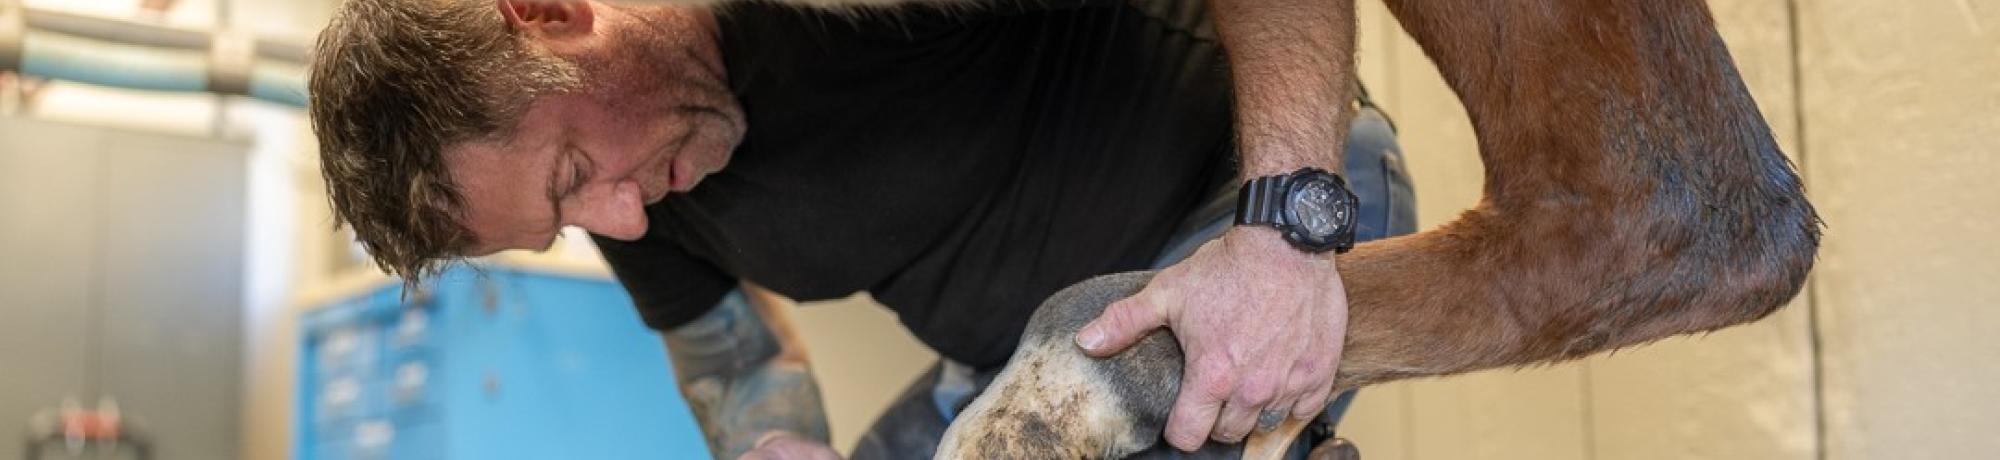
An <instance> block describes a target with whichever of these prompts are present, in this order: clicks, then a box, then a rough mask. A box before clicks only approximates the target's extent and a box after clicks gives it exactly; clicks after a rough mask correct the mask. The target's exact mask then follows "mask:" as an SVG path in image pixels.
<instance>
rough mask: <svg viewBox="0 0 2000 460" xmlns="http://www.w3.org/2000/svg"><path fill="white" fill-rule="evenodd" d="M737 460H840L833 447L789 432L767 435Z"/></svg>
mask: <svg viewBox="0 0 2000 460" xmlns="http://www.w3.org/2000/svg"><path fill="white" fill-rule="evenodd" d="M736 459H737V460H840V453H839V452H834V451H833V448H832V447H829V446H827V445H826V444H823V443H820V442H819V441H815V440H813V439H811V438H807V437H805V436H799V435H797V434H793V433H792V432H789V431H773V432H770V433H765V434H764V436H763V437H760V438H758V439H757V446H756V447H753V448H751V449H750V451H749V452H744V453H743V456H741V457H737V458H736Z"/></svg>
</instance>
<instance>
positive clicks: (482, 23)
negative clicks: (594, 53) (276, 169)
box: [307, 0, 581, 282]
mask: <svg viewBox="0 0 2000 460" xmlns="http://www.w3.org/2000/svg"><path fill="white" fill-rule="evenodd" d="M578 74H579V71H578V70H577V67H576V66H575V65H574V64H571V63H569V62H566V61H564V60H562V59H561V58H558V57H556V56H553V55H550V54H548V53H547V52H545V51H542V50H540V49H538V48H534V47H531V46H528V44H527V42H526V40H525V39H524V38H522V37H520V36H518V35H516V34H515V33H514V32H513V30H512V28H511V27H509V26H508V25H507V23H506V21H505V19H503V18H502V16H501V14H500V12H499V10H498V9H497V8H496V7H495V6H494V4H493V2H492V1H490V0H348V1H346V2H343V3H342V4H341V6H340V7H339V8H338V10H337V11H335V12H334V15H333V21H332V22H331V23H330V24H328V25H327V27H326V30H325V31H322V32H320V35H319V41H318V43H317V44H316V45H315V46H314V54H313V58H312V68H311V71H310V76H309V77H308V78H309V81H308V83H307V85H308V90H309V91H310V92H311V95H312V97H311V103H310V104H309V106H310V107H309V110H310V112H311V114H312V125H313V133H314V134H316V135H317V136H318V138H319V152H320V169H321V174H323V175H324V177H325V179H326V189H327V198H328V201H330V202H331V204H332V205H333V211H334V219H335V222H334V225H335V226H336V228H338V226H340V225H349V226H352V227H353V228H354V234H355V236H356V237H357V239H359V240H360V241H361V244H362V246H363V247H364V248H366V249H367V250H368V254H369V255H370V256H371V257H373V258H374V259H375V263H376V264H377V265H379V266H380V267H381V268H382V270H383V271H386V272H389V273H391V274H394V275H399V276H402V277H403V278H404V279H405V281H408V282H415V281H417V280H419V279H421V278H422V277H423V276H425V275H426V274H427V273H430V272H435V271H436V270H437V269H438V268H439V267H441V266H442V265H443V263H444V262H446V261H449V260H451V258H453V257H456V256H459V255H462V254H463V253H464V252H465V251H466V250H467V249H469V248H470V246H471V245H472V244H473V243H474V238H473V235H472V232H471V230H469V229H467V228H466V227H465V224H464V223H462V220H461V219H460V217H461V216H462V215H463V213H462V212H461V210H462V209H463V200H462V198H461V196H460V194H459V193H458V187H457V186H456V185H454V184H453V182H452V180H451V175H450V173H449V172H448V171H446V169H445V161H444V149H445V148H446V147H448V146H451V145H455V144H458V143H460V142H464V141H468V140H478V139H502V138H504V137H505V136H508V135H510V133H511V130H512V128H513V126H514V123H515V122H516V121H517V120H518V119H519V118H520V115H521V112H523V111H525V110H526V108H527V105H528V103H529V102H530V101H532V100H533V99H534V97H535V96H536V95H538V94H545V93H548V92H552V91H567V90H572V89H575V88H576V87H577V86H578V85H579V84H580V83H579V82H580V81H581V77H580V75H578Z"/></svg>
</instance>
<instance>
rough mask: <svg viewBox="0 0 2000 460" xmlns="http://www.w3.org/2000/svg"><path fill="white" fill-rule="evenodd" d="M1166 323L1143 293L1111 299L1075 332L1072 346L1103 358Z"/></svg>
mask: <svg viewBox="0 0 2000 460" xmlns="http://www.w3.org/2000/svg"><path fill="white" fill-rule="evenodd" d="M1166 325H1167V316H1166V314H1165V312H1164V310H1162V309H1161V308H1159V307H1158V306H1157V305H1155V304H1154V302H1153V301H1152V300H1151V298H1150V296H1148V295H1147V293H1146V292H1143V291H1142V292H1140V293H1139V295H1135V296H1132V297H1129V298H1126V299H1125V300H1120V301H1117V302H1112V303H1111V305H1110V306H1106V307H1104V313H1102V314H1099V315H1097V319H1095V320H1091V321H1090V324H1087V325H1084V326H1083V330H1080V331H1077V333H1076V345H1077V346H1079V347H1083V352H1084V353H1085V354H1088V355H1090V356H1092V357H1096V358H1103V357H1108V356H1111V355H1115V354H1118V352H1120V351H1124V350H1125V348H1127V347H1131V346H1132V344H1133V343H1137V342H1138V341H1139V339H1141V338H1145V337H1146V334H1147V333H1150V332H1152V331H1153V330H1154V329H1159V328H1160V327H1161V326H1166Z"/></svg>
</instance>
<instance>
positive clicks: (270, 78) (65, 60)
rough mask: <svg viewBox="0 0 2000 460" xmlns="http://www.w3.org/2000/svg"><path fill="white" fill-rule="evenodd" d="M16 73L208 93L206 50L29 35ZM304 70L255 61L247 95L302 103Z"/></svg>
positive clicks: (57, 35) (137, 87)
mask: <svg viewBox="0 0 2000 460" xmlns="http://www.w3.org/2000/svg"><path fill="white" fill-rule="evenodd" d="M22 48H23V50H22V53H21V73H22V74H25V75H32V76H37V77H43V78H51V79H57V80H68V81H76V82H83V83H89V84H95V85H103V86H112V87H119V88H131V89H142V90H153V91H176V92H207V91H209V87H208V66H209V64H208V56H207V54H206V53H201V52H192V51H182V50H172V49H160V48H148V47H136V46H131V45H125V44H119V43H112V42H104V41H98V40H91V39H86V38H77V37H70V36H65V35H60V34H48V33H30V34H29V35H28V36H27V37H26V39H24V40H23V44H22ZM305 86H306V85H305V72H304V71H303V70H302V69H300V68H298V67H296V66H286V65H281V64H274V63H267V62H259V63H258V64H255V65H253V66H252V68H251V71H250V91H249V93H250V94H249V96H250V97H253V98H257V99H261V100H265V101H269V102H274V103H279V104H285V105H289V106H293V107H305V105H306V91H305Z"/></svg>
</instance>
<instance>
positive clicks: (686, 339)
mask: <svg viewBox="0 0 2000 460" xmlns="http://www.w3.org/2000/svg"><path fill="white" fill-rule="evenodd" d="M750 289H751V290H756V288H754V287H752V288H750ZM752 298H756V299H758V300H756V301H755V302H756V303H758V304H760V305H753V301H752V300H750V299H752ZM774 298H775V296H774V295H770V294H762V293H760V294H750V293H746V292H745V290H744V289H739V290H737V291H734V292H731V293H730V294H729V295H727V296H724V297H723V300H722V302H720V303H719V304H717V305H716V307H715V309H714V310H711V311H710V312H709V313H708V314H706V315H703V316H702V317H701V318H698V319H696V320H695V321H694V322H691V323H688V324H686V325H683V326H681V327H679V328H675V329H674V330H672V331H668V332H667V333H666V334H664V339H665V341H666V346H667V354H668V356H669V357H671V358H672V359H673V366H674V376H675V379H676V380H678V381H679V383H680V387H681V393H682V394H683V395H684V396H685V397H686V398H687V402H688V407H689V409H691V410H692V411H693V412H694V416H695V421H696V422H697V423H699V424H700V425H701V430H702V433H703V434H704V435H706V437H707V440H708V446H709V451H710V452H711V453H713V454H714V456H715V458H717V459H734V458H736V457H737V456H740V455H742V454H743V453H744V452H746V451H748V450H750V448H751V447H753V446H755V444H756V442H757V439H758V438H759V437H761V436H763V435H764V434H765V433H768V432H772V431H779V430H782V431H789V432H792V433H797V434H799V435H802V436H805V437H808V438H812V439H817V440H819V441H821V442H826V441H827V440H828V434H827V422H826V411H825V409H824V406H823V404H822V403H821V401H820V394H819V385H818V383H816V382H815V381H814V380H813V377H812V373H811V372H810V371H809V369H808V367H807V366H806V362H805V359H804V356H805V354H804V350H803V349H801V348H800V345H799V344H798V341H797V340H796V339H793V338H792V337H791V332H790V331H791V327H790V325H789V320H788V319H787V318H786V317H785V316H784V315H783V314H782V312H780V311H777V309H776V308H765V307H774V306H770V305H763V304H768V303H770V302H771V301H773V300H774ZM760 311H763V312H764V313H765V314H760ZM773 313H775V314H773ZM774 331H776V332H774Z"/></svg>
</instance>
